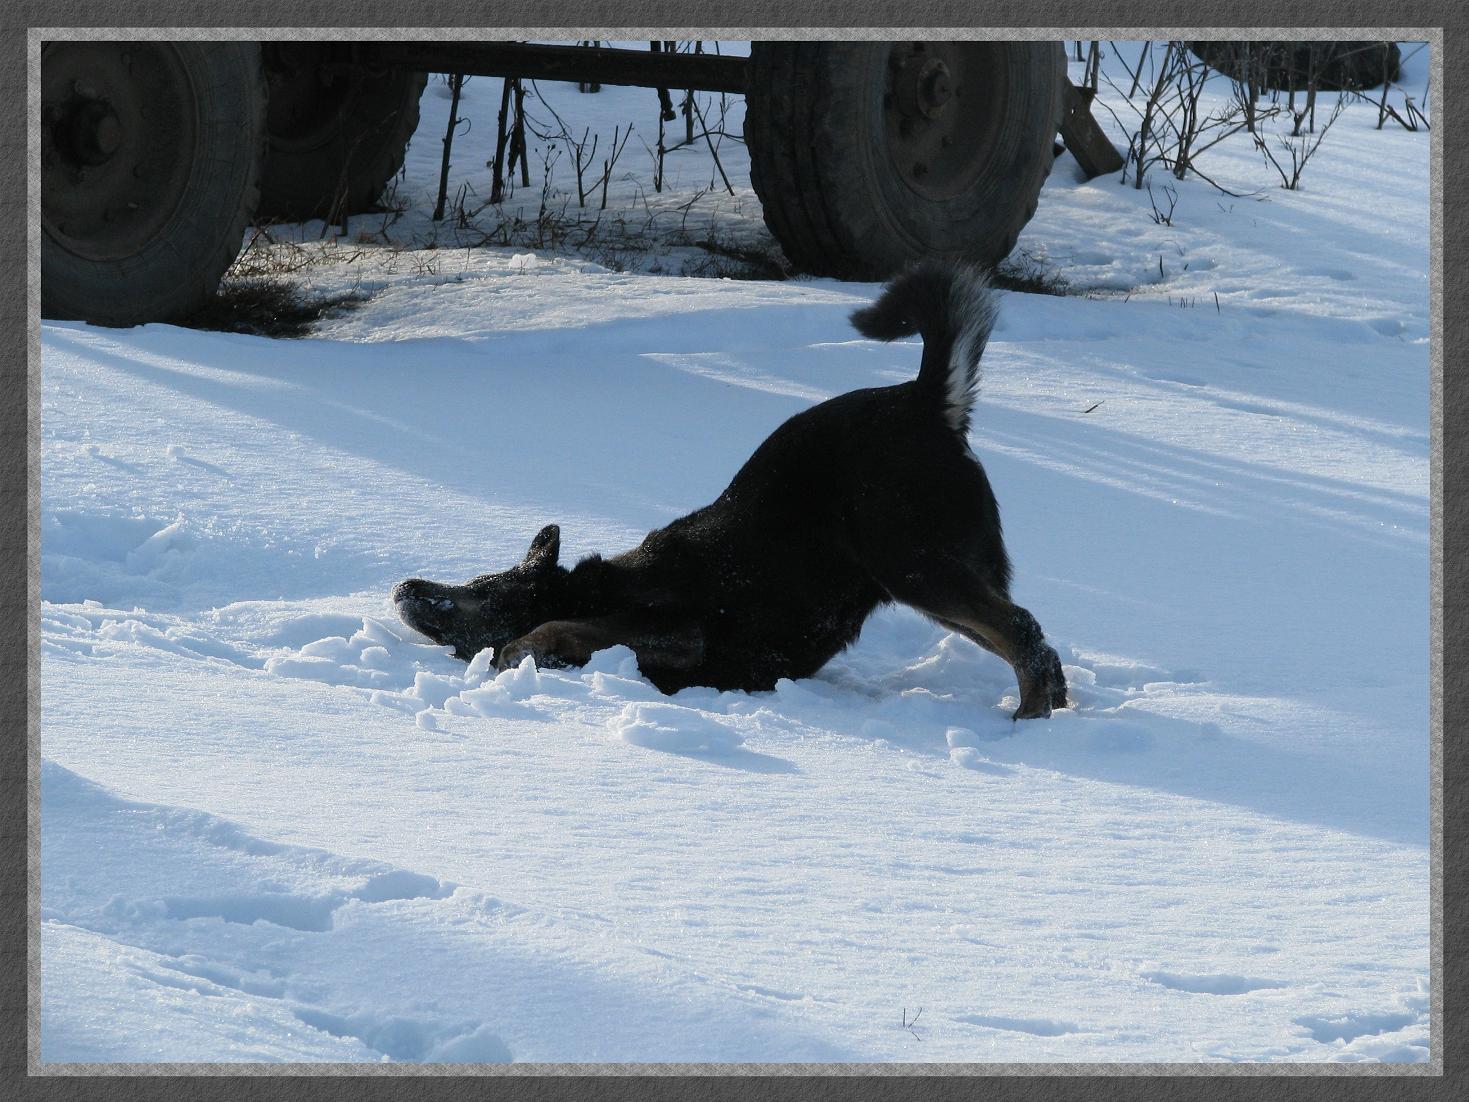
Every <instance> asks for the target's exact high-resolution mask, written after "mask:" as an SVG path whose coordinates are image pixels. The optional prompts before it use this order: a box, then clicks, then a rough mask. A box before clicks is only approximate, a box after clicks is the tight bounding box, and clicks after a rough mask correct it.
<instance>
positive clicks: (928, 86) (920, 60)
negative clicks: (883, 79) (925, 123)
mask: <svg viewBox="0 0 1469 1102" xmlns="http://www.w3.org/2000/svg"><path fill="white" fill-rule="evenodd" d="M894 85H895V91H896V92H897V96H898V110H899V111H900V112H901V113H902V114H903V115H904V116H905V117H907V118H910V119H911V118H918V117H920V116H921V117H923V118H927V119H936V118H938V117H939V116H940V115H941V114H943V110H944V106H945V105H946V104H947V103H948V102H949V101H950V100H951V99H952V98H953V96H954V83H953V77H952V75H951V74H950V73H949V67H948V66H947V65H946V64H944V60H943V58H939V57H928V58H925V57H924V56H923V55H921V54H916V55H914V56H912V57H910V58H908V59H907V60H906V61H904V62H903V67H902V69H901V71H900V72H899V73H898V76H897V79H896V80H895V81H894Z"/></svg>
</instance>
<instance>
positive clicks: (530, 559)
mask: <svg viewBox="0 0 1469 1102" xmlns="http://www.w3.org/2000/svg"><path fill="white" fill-rule="evenodd" d="M560 555H561V529H560V527H559V526H557V525H555V524H548V525H546V527H544V528H542V529H541V530H540V531H539V532H537V533H536V538H535V539H533V540H531V541H530V550H529V551H527V552H526V553H525V563H524V565H525V566H528V567H530V568H531V569H533V570H549V569H550V568H551V567H553V566H555V565H556V560H557V558H559V557H560Z"/></svg>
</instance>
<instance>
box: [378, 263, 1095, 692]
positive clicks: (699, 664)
mask: <svg viewBox="0 0 1469 1102" xmlns="http://www.w3.org/2000/svg"><path fill="white" fill-rule="evenodd" d="M994 316H995V307H994V303H993V299H992V297H991V293H990V291H989V288H988V285H987V284H986V282H985V280H984V278H983V276H982V275H980V274H979V273H978V272H975V271H973V270H970V269H965V268H949V267H940V266H937V265H921V266H919V267H917V268H914V269H911V270H909V271H908V272H906V273H904V274H903V275H901V276H899V277H898V278H896V279H894V280H893V281H892V282H891V283H890V284H889V285H888V286H887V288H886V289H885V290H884V292H883V294H882V296H881V297H880V298H879V299H878V300H877V302H876V303H874V304H873V305H872V306H869V307H866V308H865V309H862V310H858V311H856V312H855V313H854V314H853V315H852V324H853V325H855V326H856V327H857V329H858V331H859V332H861V333H862V335H863V336H866V337H870V338H873V339H875V340H883V341H890V340H895V339H896V338H898V337H905V336H911V335H912V334H913V333H915V332H917V333H921V334H922V335H923V361H922V365H921V366H920V368H919V371H918V378H917V379H915V380H914V381H912V382H908V383H901V384H899V385H897V386H887V387H877V388H874V389H870V390H856V391H852V392H851V393H849V394H843V395H840V396H839V397H836V398H833V399H831V400H830V401H827V402H822V403H821V404H820V405H817V406H814V407H812V408H811V409H808V410H806V411H805V412H803V413H798V414H796V415H795V416H794V417H792V418H791V419H790V420H789V421H787V422H786V423H785V424H783V425H781V426H780V427H779V428H778V429H776V430H775V431H774V432H773V433H771V434H770V436H769V438H767V439H766V441H765V442H764V443H763V444H761V445H760V447H759V448H757V449H756V450H755V454H754V455H752V456H751V457H750V459H749V461H748V462H746V463H745V465H744V466H743V467H742V468H741V469H740V471H739V473H738V474H736V475H735V477H734V481H733V482H731V483H730V484H729V487H728V489H726V490H725V491H724V493H723V494H721V495H720V496H719V499H718V500H717V501H715V502H714V503H713V504H712V505H707V506H705V507H704V508H702V509H699V510H697V511H695V512H693V513H690V514H689V515H688V516H686V517H681V518H680V519H678V520H675V521H674V522H673V523H671V524H669V525H668V526H667V527H666V528H659V529H657V530H655V531H653V532H650V533H649V534H648V536H647V537H646V538H645V539H644V540H643V542H642V543H641V544H640V545H639V546H638V547H636V548H634V549H633V550H631V551H628V552H625V553H624V554H621V555H618V556H616V557H614V558H611V559H603V558H602V557H601V556H598V555H593V556H591V557H589V558H586V559H583V560H582V561H581V562H579V563H577V564H576V566H575V567H573V568H572V569H570V570H567V569H566V568H565V567H563V566H560V565H558V564H557V561H556V560H557V555H558V553H559V550H560V542H561V539H560V530H559V529H558V528H557V527H556V525H554V524H552V525H547V526H546V527H545V528H543V529H542V530H541V532H540V534H539V535H537V536H536V538H535V540H534V541H532V543H531V545H530V551H529V553H528V554H527V555H526V556H525V560H524V561H523V562H522V563H520V564H519V565H518V566H514V567H511V568H510V569H509V570H506V571H503V572H501V573H498V574H483V575H481V576H480V577H478V578H475V579H474V580H473V581H471V582H469V583H468V584H467V585H462V586H453V585H441V584H439V583H437V582H429V581H424V580H422V579H419V578H413V579H410V580H409V581H405V582H402V583H401V584H400V585H398V586H397V587H396V588H395V589H394V590H393V600H394V601H395V602H396V604H397V608H398V614H399V615H400V616H401V617H402V618H403V620H404V622H405V623H407V624H408V625H409V626H410V627H413V628H415V629H417V630H418V631H420V632H422V633H423V634H424V635H427V636H428V637H429V638H431V639H433V640H435V641H436V642H438V643H442V644H447V645H450V646H452V647H453V648H454V651H455V653H456V654H457V655H458V656H459V657H460V658H463V659H466V660H467V659H469V658H472V657H473V656H474V655H475V654H476V653H477V652H478V651H480V650H481V649H483V648H485V647H493V648H494V649H495V656H496V659H497V662H496V665H497V666H498V667H499V668H500V669H506V668H509V667H511V666H515V665H517V664H519V663H520V661H521V660H522V659H523V658H524V657H525V656H526V655H530V656H531V657H532V658H533V659H534V660H535V662H536V664H537V665H544V666H575V665H581V664H583V663H585V662H586V661H587V660H588V659H589V658H590V657H591V656H592V654H593V653H594V652H595V651H598V650H601V649H603V648H605V647H610V646H612V645H614V644H617V643H623V644H626V645H627V646H629V647H631V648H632V650H633V652H634V653H635V654H636V655H637V658H638V666H639V668H640V669H641V670H642V672H643V674H644V675H645V676H646V677H647V678H648V680H650V681H651V682H653V684H654V685H656V686H657V687H658V688H659V689H660V690H662V691H663V692H674V691H676V690H678V689H680V688H683V687H685V686H689V685H708V686H713V687H715V688H718V689H745V690H755V689H769V688H771V687H773V686H774V684H775V682H776V681H777V680H778V679H780V678H782V677H790V678H800V677H809V676H811V675H812V674H814V673H815V672H816V671H817V670H819V669H820V668H821V667H822V666H823V665H825V664H826V662H827V661H829V660H830V659H831V658H832V657H833V656H834V655H836V654H837V653H838V652H840V651H841V650H843V649H844V648H845V647H847V646H848V645H850V644H851V643H852V642H853V641H854V640H855V639H856V638H857V635H858V633H859V632H860V631H861V629H862V623H863V621H865V620H866V619H867V617H868V615H869V614H870V613H871V612H872V611H873V610H874V609H875V608H877V607H878V606H879V605H882V604H885V603H887V602H889V601H900V602H902V603H903V604H906V605H911V606H912V607H913V608H915V609H917V610H918V611H920V612H922V613H924V614H925V615H927V616H929V617H931V618H932V619H934V620H936V621H937V622H938V623H939V624H941V625H943V626H944V627H946V628H948V629H950V630H951V631H956V632H960V633H961V634H963V635H965V636H967V637H968V638H970V639H972V640H973V641H974V642H976V643H978V644H979V645H980V646H981V647H984V648H985V649H986V650H989V651H992V652H993V653H995V654H997V655H999V657H1001V658H1003V659H1004V660H1005V661H1006V662H1008V663H1009V664H1010V665H1011V666H1012V667H1013V668H1014V670H1015V675H1016V677H1017V679H1018V680H1019V683H1020V707H1019V708H1018V709H1017V710H1016V712H1015V718H1017V719H1020V718H1026V717H1031V716H1048V715H1050V714H1051V709H1052V708H1062V707H1065V706H1066V680H1065V677H1064V675H1063V674H1062V672H1061V663H1060V660H1059V659H1058V658H1057V656H1056V652H1055V651H1054V650H1053V649H1052V648H1051V647H1050V646H1048V645H1047V644H1046V642H1045V639H1044V637H1043V636H1042V634H1041V628H1040V625H1039V624H1037V623H1036V620H1035V617H1033V616H1032V615H1031V614H1030V613H1029V612H1027V611H1026V610H1025V609H1023V608H1020V607H1019V606H1018V605H1014V604H1012V603H1011V602H1010V595H1009V594H1010V561H1009V558H1008V556H1007V555H1006V554H1005V546H1004V542H1003V540H1002V538H1001V534H1000V514H999V508H998V506H997V505H996V504H995V497H994V494H993V493H992V492H991V490H990V485H989V480H988V479H987V478H986V477H985V473H984V469H983V468H982V467H981V466H980V465H979V460H978V459H976V458H975V456H974V453H973V452H972V451H970V450H969V445H968V443H967V439H966V438H967V435H968V431H969V411H970V407H971V406H972V405H973V404H974V400H975V392H976V389H977V386H978V382H979V357H980V354H981V353H982V352H983V351H984V346H985V342H986V341H987V340H988V339H989V334H990V329H991V327H992V326H993V324H994Z"/></svg>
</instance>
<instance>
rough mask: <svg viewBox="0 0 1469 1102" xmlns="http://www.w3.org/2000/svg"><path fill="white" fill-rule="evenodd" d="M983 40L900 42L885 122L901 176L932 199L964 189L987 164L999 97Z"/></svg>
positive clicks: (891, 58) (891, 63)
mask: <svg viewBox="0 0 1469 1102" xmlns="http://www.w3.org/2000/svg"><path fill="white" fill-rule="evenodd" d="M992 79H993V74H992V72H991V71H990V67H989V66H988V65H987V64H986V62H985V55H984V53H983V49H982V44H980V43H964V42H911V43H895V44H894V45H893V47H892V51H891V53H890V54H889V55H888V76H887V86H886V88H885V90H884V94H883V123H884V131H885V135H886V139H887V148H888V156H889V158H890V159H891V161H892V165H893V168H894V169H895V170H896V171H897V174H898V177H899V178H900V179H901V180H902V181H903V183H904V184H905V185H906V186H907V187H908V188H909V189H910V190H911V191H913V192H914V193H915V194H917V195H919V196H921V197H923V198H925V199H930V200H942V199H950V198H953V197H955V196H958V195H961V194H964V193H965V192H966V191H967V190H968V189H969V187H970V185H971V184H972V183H973V181H974V180H975V179H976V178H977V177H978V175H979V174H980V173H982V172H983V171H984V166H985V158H986V157H987V156H988V146H989V141H990V138H989V136H990V135H991V134H992V125H993V119H994V115H995V108H996V106H997V105H996V104H994V103H992V102H989V101H990V100H991V99H992V98H993V97H992V96H990V95H989V94H987V88H988V86H989V85H990V84H991V83H992Z"/></svg>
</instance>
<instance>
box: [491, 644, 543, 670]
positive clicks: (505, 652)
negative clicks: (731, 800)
mask: <svg viewBox="0 0 1469 1102" xmlns="http://www.w3.org/2000/svg"><path fill="white" fill-rule="evenodd" d="M527 656H529V658H530V660H531V661H532V662H534V663H535V664H536V667H537V668H540V667H541V666H543V665H545V658H546V656H545V654H544V653H542V651H541V649H540V648H539V647H538V646H536V644H535V641H534V640H533V639H532V638H531V637H530V636H529V635H525V636H522V637H521V638H519V639H514V640H511V641H510V642H509V643H506V644H505V645H504V646H503V647H501V648H500V653H499V654H497V655H495V669H497V670H513V669H515V668H516V667H517V666H519V665H520V664H521V663H522V662H524V661H525V659H526V657H527Z"/></svg>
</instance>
